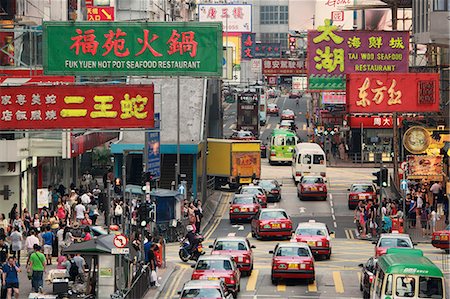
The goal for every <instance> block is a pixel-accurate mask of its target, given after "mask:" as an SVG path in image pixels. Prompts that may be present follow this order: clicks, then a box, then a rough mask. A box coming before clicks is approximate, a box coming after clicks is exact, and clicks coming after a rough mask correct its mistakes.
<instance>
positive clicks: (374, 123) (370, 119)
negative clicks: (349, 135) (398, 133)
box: [349, 115, 402, 129]
mask: <svg viewBox="0 0 450 299" xmlns="http://www.w3.org/2000/svg"><path fill="white" fill-rule="evenodd" d="M401 120H402V119H401V118H400V117H399V118H397V125H398V126H399V127H400V126H401V123H402V122H401ZM349 121H350V127H351V128H361V127H363V128H364V129H392V128H393V125H394V123H393V119H392V116H374V115H371V116H350V117H349Z"/></svg>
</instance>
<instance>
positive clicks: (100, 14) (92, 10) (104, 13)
mask: <svg viewBox="0 0 450 299" xmlns="http://www.w3.org/2000/svg"><path fill="white" fill-rule="evenodd" d="M86 15H87V20H88V21H109V22H111V21H114V7H110V6H108V7H101V6H94V7H87V13H86Z"/></svg>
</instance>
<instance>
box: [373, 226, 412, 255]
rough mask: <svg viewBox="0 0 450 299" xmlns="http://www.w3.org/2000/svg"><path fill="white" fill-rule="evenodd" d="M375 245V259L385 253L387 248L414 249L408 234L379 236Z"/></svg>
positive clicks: (394, 233)
mask: <svg viewBox="0 0 450 299" xmlns="http://www.w3.org/2000/svg"><path fill="white" fill-rule="evenodd" d="M372 244H375V257H380V256H382V255H383V254H385V253H386V251H387V250H388V248H414V245H415V243H413V242H412V241H411V238H410V237H409V235H408V234H400V233H396V232H393V233H388V234H381V235H380V237H379V238H378V241H373V242H372Z"/></svg>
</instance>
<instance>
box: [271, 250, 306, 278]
mask: <svg viewBox="0 0 450 299" xmlns="http://www.w3.org/2000/svg"><path fill="white" fill-rule="evenodd" d="M269 253H271V254H273V257H272V275H271V278H272V283H273V284H277V283H278V281H279V280H280V279H307V280H308V282H313V281H314V280H315V271H314V258H313V255H312V253H311V250H310V249H309V247H308V245H307V244H304V243H278V244H277V246H276V247H275V249H274V250H273V251H272V250H271V251H269Z"/></svg>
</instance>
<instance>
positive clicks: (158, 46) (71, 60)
mask: <svg viewBox="0 0 450 299" xmlns="http://www.w3.org/2000/svg"><path fill="white" fill-rule="evenodd" d="M43 28H44V30H43V66H44V73H45V74H48V75H62V74H63V75H87V76H119V75H122V76H130V75H166V76H171V75H179V76H222V54H223V53H222V24H221V23H199V22H172V23H150V22H145V23H132V22H129V23H125V22H80V23H78V22H44V25H43Z"/></svg>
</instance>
